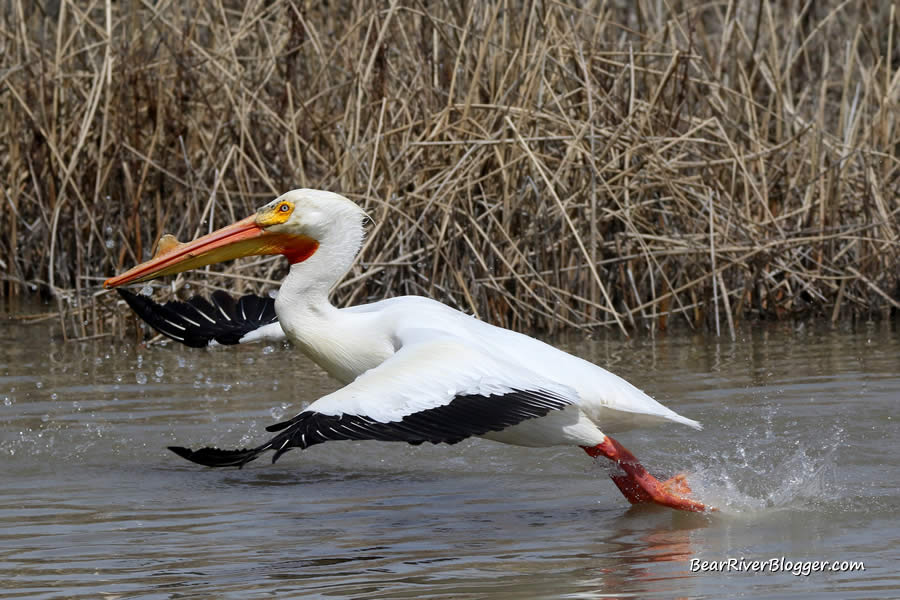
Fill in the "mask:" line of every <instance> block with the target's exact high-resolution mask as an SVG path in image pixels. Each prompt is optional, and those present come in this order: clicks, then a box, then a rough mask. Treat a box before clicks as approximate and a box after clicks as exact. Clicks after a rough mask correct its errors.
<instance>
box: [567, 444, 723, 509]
mask: <svg viewBox="0 0 900 600" xmlns="http://www.w3.org/2000/svg"><path fill="white" fill-rule="evenodd" d="M582 449H583V450H584V451H585V452H587V453H588V455H589V456H592V457H594V458H597V457H598V456H603V457H606V458H608V459H609V460H611V461H613V462H614V463H616V464H617V465H619V467H621V468H622V470H623V471H624V472H625V473H624V474H614V475H610V478H611V479H612V480H613V483H615V484H616V487H618V488H619V490H620V491H621V492H622V494H623V495H624V496H625V498H627V499H628V501H629V502H631V503H632V504H644V503H649V502H655V503H657V504H661V505H662V506H668V507H670V508H676V509H678V510H686V511H691V512H703V511H706V510H707V507H706V505H704V504H703V503H702V502H697V501H696V500H691V499H690V498H686V497H685V495H686V494H689V493H691V488H690V487H689V486H688V484H687V481H685V478H684V475H676V476H675V477H672V478H671V479H669V480H667V481H665V482H661V481H659V480H658V479H657V478H656V477H654V476H653V475H651V474H650V473H648V472H647V469H645V468H644V466H643V465H642V464H641V463H640V462H638V459H637V458H636V457H635V456H634V454H632V453H631V452H629V451H628V449H627V448H625V446H623V445H622V444H620V443H619V442H617V441H616V440H614V439H613V438H611V437H609V436H606V439H605V440H604V441H603V442H602V443H600V444H597V445H596V446H582ZM713 510H714V509H713Z"/></svg>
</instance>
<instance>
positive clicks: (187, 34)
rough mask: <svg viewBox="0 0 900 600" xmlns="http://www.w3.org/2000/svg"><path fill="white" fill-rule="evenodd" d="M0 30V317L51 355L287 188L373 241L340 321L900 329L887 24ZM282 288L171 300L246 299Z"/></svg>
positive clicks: (299, 12)
mask: <svg viewBox="0 0 900 600" xmlns="http://www.w3.org/2000/svg"><path fill="white" fill-rule="evenodd" d="M0 10H2V11H3V12H2V26H0V27H2V30H0V57H2V58H0V61H2V63H0V186H2V189H3V193H2V198H0V207H2V208H0V278H2V279H0V299H2V301H4V302H5V303H6V304H7V306H8V307H13V308H15V307H16V306H21V304H22V303H23V300H21V299H22V298H23V297H25V298H27V296H28V295H30V294H32V293H33V292H41V293H43V294H44V296H45V297H51V298H53V299H55V301H54V303H53V304H52V306H53V307H54V309H55V310H56V311H58V312H59V316H60V318H61V319H62V322H63V323H64V325H65V327H64V330H65V331H66V332H67V334H68V335H70V336H76V337H84V336H91V335H101V334H104V333H108V332H109V331H111V330H112V329H114V328H115V320H116V315H121V313H124V312H125V309H124V307H122V306H121V305H119V306H116V302H115V300H116V296H115V294H111V293H108V292H104V291H102V290H100V288H99V285H100V283H101V282H102V280H103V279H104V278H105V277H108V276H110V275H112V274H115V273H117V272H120V271H122V270H123V269H125V268H128V267H130V266H132V265H134V264H135V263H137V262H140V261H142V260H144V259H145V258H147V256H148V255H149V253H150V251H151V249H152V247H153V245H154V243H155V241H156V240H157V239H158V237H159V236H160V235H161V234H162V233H164V232H171V233H174V234H176V235H177V236H178V237H179V238H180V239H182V240H184V239H189V238H192V237H194V236H195V235H197V234H199V233H203V232H206V231H208V230H209V229H210V228H213V227H219V226H221V225H224V224H226V223H227V222H231V221H232V220H235V219H237V218H240V217H243V216H245V215H247V214H249V213H250V212H251V211H253V210H254V209H255V208H256V207H257V206H259V205H261V204H263V203H265V202H267V201H269V200H270V199H272V198H273V197H275V196H276V195H278V194H280V193H282V192H284V191H287V190H289V189H293V188H297V187H315V188H323V189H329V190H333V191H337V192H340V193H343V194H345V195H347V196H348V197H350V198H353V199H354V200H356V201H357V202H359V203H360V204H361V205H363V206H364V207H365V208H366V210H367V211H368V212H369V214H370V215H371V216H372V218H373V221H374V223H373V224H372V225H371V226H370V233H369V236H368V240H367V243H366V245H365V247H364V250H363V252H362V254H361V257H360V260H359V262H358V264H357V265H356V266H355V267H354V269H353V271H352V272H351V273H350V275H349V276H348V277H347V278H346V279H345V281H344V282H343V283H342V284H341V285H340V286H339V287H338V288H337V290H336V291H335V300H336V302H337V303H339V304H346V303H359V302H364V301H367V300H370V299H379V298H382V297H387V296H393V295H399V294H424V295H428V296H432V297H435V298H438V299H440V300H443V301H445V302H447V303H449V304H451V305H453V306H456V307H458V308H460V309H462V310H465V311H468V312H472V313H475V314H477V315H478V316H479V317H481V318H483V319H486V320H488V321H491V322H494V323H497V324H501V325H506V326H511V327H514V328H517V329H526V330H528V329H535V328H537V329H544V330H554V329H559V328H565V327H579V328H582V327H584V328H587V327H595V326H602V325H606V326H613V327H619V328H622V329H625V330H636V329H647V328H666V327H668V326H671V325H673V324H675V323H682V324H686V325H688V326H690V327H701V328H707V327H708V328H711V329H713V330H716V331H721V332H722V333H726V332H728V331H729V330H731V331H732V335H733V328H734V327H735V326H736V323H738V322H739V321H741V320H748V319H761V318H763V319H779V318H788V317H801V318H805V317H807V316H816V317H822V318H825V319H832V320H838V319H840V318H844V317H859V316H862V317H867V318H868V317H872V316H887V315H890V314H892V311H896V309H897V308H898V307H900V284H898V266H900V265H898V243H900V242H898V235H900V227H898V224H897V221H898V211H900V201H898V190H900V160H898V150H900V133H898V119H900V101H898V96H900V49H898V47H897V46H898V45H900V43H898V30H900V20H898V15H897V10H896V5H895V4H893V3H886V2H871V1H870V2H864V1H844V2H837V1H835V0H828V1H823V2H803V1H800V0H778V1H775V0H757V1H753V2H728V1H722V2H707V3H694V2H678V1H656V0H652V1H651V0H637V1H635V2H627V1H618V2H604V1H597V2H591V1H587V2H582V3H566V2H553V1H534V2H527V1H523V2H512V1H496V2H476V1H468V2H455V1H454V2H449V1H437V0H418V1H416V0H412V1H399V0H394V1H391V2H369V3H359V2H301V1H291V0H266V1H252V0H251V1H250V2H246V3H244V2H232V1H227V0H205V1H203V0H201V1H199V2H189V3H184V2H175V1H167V0H160V1H158V2H157V1H153V2H151V1H149V0H143V1H140V0H123V1H119V2H111V1H109V0H107V1H106V2H103V1H78V2H73V1H69V0H55V1H54V0H44V1H42V2H34V3H32V2H25V1H24V0H11V1H10V2H6V3H4V4H3V8H2V9H0ZM285 270H286V265H285V264H284V261H283V260H282V259H279V258H267V259H265V260H244V261H242V262H239V263H235V264H233V265H228V266H224V267H221V268H216V269H215V272H217V273H222V274H221V275H216V276H210V275H208V274H205V273H196V274H187V275H185V276H180V277H179V278H178V279H177V280H176V281H175V286H174V287H176V288H179V291H178V293H179V294H180V295H185V294H186V293H188V294H189V293H195V292H196V291H197V290H198V289H199V290H201V291H204V288H214V287H221V288H226V289H229V290H232V291H236V292H243V291H248V290H263V289H267V288H273V287H275V286H277V283H278V280H279V278H280V277H281V276H282V275H283V274H284V273H285ZM188 281H189V282H191V289H190V291H188V292H185V291H183V290H181V288H182V287H183V285H184V283H185V282H188ZM158 285H159V286H160V287H161V290H160V291H157V292H156V293H155V297H156V298H157V299H163V298H165V297H166V296H167V294H170V293H171V290H172V289H173V285H172V284H171V282H162V283H160V284H158ZM162 290H166V291H162ZM206 291H208V290H206Z"/></svg>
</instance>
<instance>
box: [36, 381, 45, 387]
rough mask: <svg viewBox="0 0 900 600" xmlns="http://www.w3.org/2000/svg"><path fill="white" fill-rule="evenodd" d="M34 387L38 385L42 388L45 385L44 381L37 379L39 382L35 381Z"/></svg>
mask: <svg viewBox="0 0 900 600" xmlns="http://www.w3.org/2000/svg"><path fill="white" fill-rule="evenodd" d="M34 387H36V388H37V389H41V388H42V387H44V382H43V381H37V382H35V384H34Z"/></svg>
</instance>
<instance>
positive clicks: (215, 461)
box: [169, 446, 262, 469]
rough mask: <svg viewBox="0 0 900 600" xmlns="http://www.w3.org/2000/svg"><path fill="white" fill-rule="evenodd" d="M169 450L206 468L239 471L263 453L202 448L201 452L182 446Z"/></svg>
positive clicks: (247, 450) (258, 450) (249, 450)
mask: <svg viewBox="0 0 900 600" xmlns="http://www.w3.org/2000/svg"><path fill="white" fill-rule="evenodd" d="M169 450H171V451H172V452H174V453H175V454H177V455H178V456H180V457H181V458H184V459H185V460H189V461H191V462H193V463H197V464H198V465H203V466H205V467H238V468H239V469H240V468H243V466H244V465H245V464H247V463H248V462H250V461H251V460H253V459H254V458H256V457H257V456H259V454H260V453H261V452H262V451H261V450H260V449H258V448H250V449H247V448H242V449H240V450H219V449H218V448H201V449H199V450H191V449H190V448H184V447H182V446H169Z"/></svg>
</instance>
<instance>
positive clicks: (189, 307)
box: [116, 288, 278, 348]
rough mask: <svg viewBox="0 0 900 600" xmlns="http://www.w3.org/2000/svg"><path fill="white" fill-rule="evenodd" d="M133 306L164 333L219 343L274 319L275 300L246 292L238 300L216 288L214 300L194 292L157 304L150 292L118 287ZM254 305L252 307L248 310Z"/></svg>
mask: <svg viewBox="0 0 900 600" xmlns="http://www.w3.org/2000/svg"><path fill="white" fill-rule="evenodd" d="M116 291H117V292H119V295H120V296H122V299H123V300H125V302H126V303H127V304H128V306H129V307H131V310H133V311H134V312H135V314H137V316H139V317H140V318H141V319H143V320H144V321H145V322H146V323H147V324H148V325H150V326H151V327H152V328H153V329H155V330H156V331H158V332H159V333H161V334H163V335H164V336H166V337H168V338H171V339H173V340H176V341H178V342H181V343H182V344H184V345H185V346H190V347H192V348H204V347H206V346H208V345H209V344H210V342H211V341H212V340H215V341H216V342H218V343H219V344H223V345H233V344H239V343H240V341H241V338H243V337H244V336H245V335H247V334H248V333H250V332H251V331H254V330H256V329H259V328H260V327H263V326H264V325H269V324H271V323H275V322H276V321H277V320H278V317H277V315H276V314H275V300H274V299H273V298H264V297H261V296H254V295H252V294H251V295H247V296H242V297H241V298H239V299H238V300H235V299H233V298H232V297H231V296H229V295H228V294H227V293H225V292H223V291H221V290H217V291H215V292H213V294H212V298H211V300H212V301H209V300H207V299H205V298H203V297H201V296H193V297H191V298H190V299H188V301H187V302H179V301H177V300H172V301H169V302H166V303H165V304H157V303H156V302H154V301H153V300H151V299H150V298H148V297H147V296H143V295H140V294H135V293H133V292H129V291H128V290H126V289H123V288H116ZM248 307H252V308H253V310H252V311H249V310H247V309H248Z"/></svg>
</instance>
